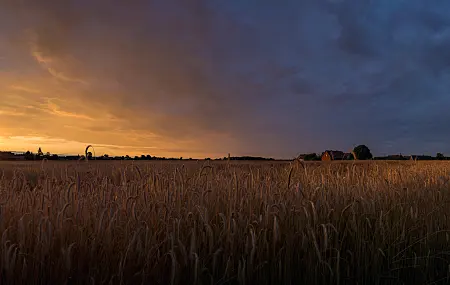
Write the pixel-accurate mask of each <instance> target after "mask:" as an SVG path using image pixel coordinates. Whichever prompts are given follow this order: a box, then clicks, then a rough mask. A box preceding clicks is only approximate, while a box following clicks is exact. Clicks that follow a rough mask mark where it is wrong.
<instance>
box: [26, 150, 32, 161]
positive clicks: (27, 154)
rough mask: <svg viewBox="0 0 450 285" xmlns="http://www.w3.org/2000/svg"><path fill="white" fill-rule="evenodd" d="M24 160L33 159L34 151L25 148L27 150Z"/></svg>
mask: <svg viewBox="0 0 450 285" xmlns="http://www.w3.org/2000/svg"><path fill="white" fill-rule="evenodd" d="M25 160H34V153H32V152H30V151H29V150H27V152H25Z"/></svg>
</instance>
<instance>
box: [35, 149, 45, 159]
mask: <svg viewBox="0 0 450 285" xmlns="http://www.w3.org/2000/svg"><path fill="white" fill-rule="evenodd" d="M43 157H44V153H43V152H42V149H41V148H40V147H39V149H38V151H37V154H36V158H37V159H42V158H43Z"/></svg>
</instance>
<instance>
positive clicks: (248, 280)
mask: <svg viewBox="0 0 450 285" xmlns="http://www.w3.org/2000/svg"><path fill="white" fill-rule="evenodd" d="M449 202H450V162H446V161H433V162H421V161H402V162H389V161H383V162H360V161H355V162H351V161H350V162H327V163H323V162H311V163H303V162H298V161H294V162H245V161H242V162H226V161H220V162H214V161H186V162H177V161H173V162H171V161H170V162H167V161H166V162H159V161H152V162H127V161H114V162H111V161H110V162H106V161H79V162H62V161H43V162H0V203H1V208H0V209H1V211H0V238H1V245H0V255H1V256H0V269H1V271H0V274H1V275H0V283H1V284H431V283H432V282H434V283H432V284H449V283H450V266H449V265H450V217H449V216H450V203H449ZM33 282H35V283H33Z"/></svg>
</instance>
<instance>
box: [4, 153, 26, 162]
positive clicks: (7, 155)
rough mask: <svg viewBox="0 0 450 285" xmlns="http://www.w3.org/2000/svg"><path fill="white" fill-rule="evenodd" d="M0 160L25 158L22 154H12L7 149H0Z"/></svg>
mask: <svg viewBox="0 0 450 285" xmlns="http://www.w3.org/2000/svg"><path fill="white" fill-rule="evenodd" d="M0 160H25V156H24V155H23V154H14V153H12V152H9V151H0Z"/></svg>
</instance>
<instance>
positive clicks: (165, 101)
mask: <svg viewBox="0 0 450 285" xmlns="http://www.w3.org/2000/svg"><path fill="white" fill-rule="evenodd" d="M448 11H450V1H447V0H441V1H439V0H436V1H423V0H408V1H404V0H402V1H400V0H378V1H369V0H358V1H356V0H352V1H345V0H341V1H339V0H315V1H312V0H309V1H307V0H303V1H302V0H283V1H274V0H272V1H269V0H189V1H186V0H129V1H124V0H108V1H107V0H95V1H93V0H47V1H36V0H21V1H18V0H0V149H3V150H15V151H20V150H27V149H30V150H32V151H33V150H37V148H38V147H39V146H40V147H42V150H43V151H44V152H46V151H49V152H52V153H71V154H77V153H80V154H82V153H83V152H84V148H85V147H86V145H88V144H91V145H93V146H94V148H95V151H96V154H97V155H101V154H103V153H108V154H110V155H125V154H130V155H140V154H151V155H157V156H167V157H180V156H183V157H224V156H226V155H227V154H228V153H231V154H232V155H255V156H268V157H276V158H292V157H294V156H295V155H298V154H299V153H306V152H318V153H321V152H322V151H324V150H326V149H339V150H344V151H349V150H350V149H352V148H353V147H354V146H356V145H358V144H365V145H367V146H368V147H369V148H370V149H371V150H372V153H374V154H375V155H384V154H397V153H404V154H433V155H434V154H435V153H436V152H443V153H444V154H449V155H450V111H449V110H450V14H449V13H448Z"/></svg>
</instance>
